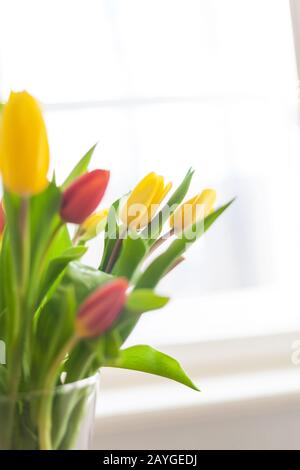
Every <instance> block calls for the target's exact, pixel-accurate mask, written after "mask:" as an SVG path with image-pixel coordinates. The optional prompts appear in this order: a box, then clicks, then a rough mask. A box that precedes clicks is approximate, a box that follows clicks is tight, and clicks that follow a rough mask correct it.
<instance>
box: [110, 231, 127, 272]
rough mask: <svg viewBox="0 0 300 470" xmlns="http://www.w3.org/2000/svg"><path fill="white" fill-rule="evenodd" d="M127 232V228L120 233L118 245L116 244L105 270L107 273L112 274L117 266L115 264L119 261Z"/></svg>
mask: <svg viewBox="0 0 300 470" xmlns="http://www.w3.org/2000/svg"><path fill="white" fill-rule="evenodd" d="M126 232H127V228H125V229H124V230H123V231H122V232H121V233H120V235H119V238H118V239H117V240H116V243H115V244H114V247H113V249H112V252H111V255H110V257H109V259H108V262H107V265H106V268H105V272H106V273H111V271H112V269H113V267H114V265H115V262H116V261H117V259H118V256H119V253H120V251H121V248H122V243H123V238H124V235H125V234H126Z"/></svg>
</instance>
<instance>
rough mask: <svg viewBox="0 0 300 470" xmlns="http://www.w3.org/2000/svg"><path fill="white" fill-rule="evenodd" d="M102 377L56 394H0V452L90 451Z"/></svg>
mask: <svg viewBox="0 0 300 470" xmlns="http://www.w3.org/2000/svg"><path fill="white" fill-rule="evenodd" d="M98 383H99V374H98V373H97V374H96V375H94V376H92V377H88V378H86V379H83V380H80V381H78V382H73V383H70V384H69V383H68V384H64V385H60V386H58V387H56V388H55V389H54V390H53V391H51V392H47V391H31V392H29V393H20V394H18V395H17V396H16V397H15V398H14V397H12V396H8V395H0V450H68V449H76V450H77V449H78V450H87V449H88V448H89V445H90V441H91V436H92V431H93V425H94V419H95V403H96V396H97V390H98Z"/></svg>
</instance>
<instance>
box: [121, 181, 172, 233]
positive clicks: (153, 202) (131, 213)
mask: <svg viewBox="0 0 300 470" xmlns="http://www.w3.org/2000/svg"><path fill="white" fill-rule="evenodd" d="M171 188H172V183H168V184H167V185H166V186H165V183H164V178H163V177H162V176H159V175H157V174H156V173H153V172H152V173H149V174H148V175H146V176H145V177H144V178H143V179H142V180H141V181H140V182H139V183H138V185H137V186H136V187H135V188H134V189H133V191H132V192H131V193H130V195H129V197H128V199H127V201H126V203H125V205H124V207H123V208H122V210H121V215H120V218H121V220H122V222H123V223H124V224H125V225H126V226H129V227H130V228H132V229H137V228H139V229H140V228H142V227H144V226H146V225H147V224H148V223H149V222H150V220H151V219H152V217H153V216H154V214H155V212H156V210H157V208H158V206H159V205H160V203H161V202H162V200H163V199H164V198H165V196H166V195H167V194H168V192H169V191H170V189H171Z"/></svg>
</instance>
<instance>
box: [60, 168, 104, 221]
mask: <svg viewBox="0 0 300 470" xmlns="http://www.w3.org/2000/svg"><path fill="white" fill-rule="evenodd" d="M108 181H109V171H107V170H94V171H91V172H90V173H86V174H85V175H83V176H80V177H79V178H77V179H76V180H75V181H74V182H73V183H72V184H71V185H70V186H69V187H68V188H67V189H66V190H65V191H64V192H63V195H62V203H61V208H60V215H61V218H62V219H63V220H64V221H65V222H71V223H74V224H82V222H83V221H84V220H85V219H86V218H87V217H88V216H89V215H91V213H92V212H94V210H95V209H96V208H97V206H98V204H99V203H100V201H101V199H102V197H103V195H104V193H105V190H106V187H107V185H108Z"/></svg>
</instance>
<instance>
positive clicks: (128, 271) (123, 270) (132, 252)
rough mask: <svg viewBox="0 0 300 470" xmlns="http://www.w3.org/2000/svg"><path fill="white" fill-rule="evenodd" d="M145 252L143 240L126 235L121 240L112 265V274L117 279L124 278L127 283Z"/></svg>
mask: <svg viewBox="0 0 300 470" xmlns="http://www.w3.org/2000/svg"><path fill="white" fill-rule="evenodd" d="M146 252H147V246H146V243H145V240H143V239H142V238H131V236H130V234H128V236H127V238H125V239H124V240H123V243H122V248H121V252H120V255H119V258H118V260H117V262H116V264H115V265H114V268H113V270H112V274H114V275H115V276H118V277H126V278H127V279H128V280H129V281H130V280H131V278H132V276H133V275H134V273H135V271H136V269H137V268H138V266H139V265H140V263H141V261H142V260H143V258H144V256H145V254H146Z"/></svg>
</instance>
